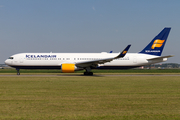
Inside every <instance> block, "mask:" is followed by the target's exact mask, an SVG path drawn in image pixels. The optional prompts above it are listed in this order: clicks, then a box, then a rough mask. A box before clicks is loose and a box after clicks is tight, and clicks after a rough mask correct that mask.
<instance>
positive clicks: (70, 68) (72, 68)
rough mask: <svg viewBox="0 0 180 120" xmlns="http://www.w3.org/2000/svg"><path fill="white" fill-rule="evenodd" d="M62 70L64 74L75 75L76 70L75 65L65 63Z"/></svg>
mask: <svg viewBox="0 0 180 120" xmlns="http://www.w3.org/2000/svg"><path fill="white" fill-rule="evenodd" d="M61 70H62V72H63V73H73V72H74V71H75V70H76V66H75V64H71V63H64V64H62V65H61Z"/></svg>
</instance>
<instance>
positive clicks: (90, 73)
mask: <svg viewBox="0 0 180 120" xmlns="http://www.w3.org/2000/svg"><path fill="white" fill-rule="evenodd" d="M84 75H90V76H91V75H93V72H84Z"/></svg>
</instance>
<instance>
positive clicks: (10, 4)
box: [0, 0, 180, 64]
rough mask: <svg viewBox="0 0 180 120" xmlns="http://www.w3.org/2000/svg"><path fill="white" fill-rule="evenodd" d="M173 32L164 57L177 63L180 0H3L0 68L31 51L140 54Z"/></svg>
mask: <svg viewBox="0 0 180 120" xmlns="http://www.w3.org/2000/svg"><path fill="white" fill-rule="evenodd" d="M164 27H171V28H172V29H171V32H170V34H169V37H168V41H167V42H166V45H165V47H164V51H163V53H162V55H175V56H174V57H172V58H169V59H168V61H167V63H179V64H180V54H179V51H180V1H179V0H1V1H0V64H3V63H4V61H5V60H6V59H7V58H8V57H9V56H11V55H13V54H17V53H27V52H28V53H32V52H36V53H37V52H43V53H44V52H56V53H100V52H109V51H113V52H115V53H117V52H121V51H122V50H123V49H124V48H125V47H126V46H127V45H128V44H131V45H132V46H131V48H130V50H129V53H137V52H140V51H141V50H142V49H143V48H144V47H145V46H146V45H147V44H148V43H149V42H150V41H151V40H152V39H153V38H154V37H155V36H156V35H157V34H158V33H159V32H160V31H161V30H162V29H163V28H164Z"/></svg>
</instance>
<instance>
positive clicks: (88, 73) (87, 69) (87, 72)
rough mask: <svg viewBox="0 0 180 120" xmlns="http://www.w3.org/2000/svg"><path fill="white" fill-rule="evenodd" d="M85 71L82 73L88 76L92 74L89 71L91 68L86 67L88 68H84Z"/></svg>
mask: <svg viewBox="0 0 180 120" xmlns="http://www.w3.org/2000/svg"><path fill="white" fill-rule="evenodd" d="M85 70H86V72H84V75H89V76H92V75H93V72H90V71H91V68H90V67H88V68H85Z"/></svg>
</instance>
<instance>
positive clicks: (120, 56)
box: [115, 45, 131, 59]
mask: <svg viewBox="0 0 180 120" xmlns="http://www.w3.org/2000/svg"><path fill="white" fill-rule="evenodd" d="M130 47H131V45H128V46H127V47H126V48H125V49H124V50H123V51H122V52H121V53H120V54H119V55H118V56H117V57H115V59H117V58H122V57H124V56H125V55H126V53H127V52H128V50H129V48H130Z"/></svg>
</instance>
